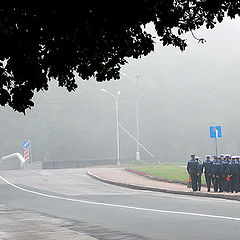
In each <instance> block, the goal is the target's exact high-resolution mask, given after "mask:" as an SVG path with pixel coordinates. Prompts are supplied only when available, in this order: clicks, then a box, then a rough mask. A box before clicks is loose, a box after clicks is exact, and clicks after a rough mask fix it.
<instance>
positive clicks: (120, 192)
mask: <svg viewBox="0 0 240 240" xmlns="http://www.w3.org/2000/svg"><path fill="white" fill-rule="evenodd" d="M63 171H64V170H63ZM86 172H87V170H86V169H79V170H77V172H76V171H74V172H73V174H75V175H77V179H78V187H77V188H76V186H74V183H72V184H73V189H74V187H75V190H74V191H72V194H71V191H70V190H71V189H69V188H71V181H74V178H72V179H70V178H69V179H66V181H65V183H66V186H65V185H64V184H63V183H61V186H60V188H58V189H54V186H57V184H56V182H55V184H53V182H51V183H48V184H46V185H44V181H46V179H45V180H44V177H43V178H42V179H40V178H39V180H38V181H37V180H36V178H35V175H34V174H32V172H31V171H25V172H24V173H23V171H22V173H21V172H20V174H19V173H18V177H15V173H14V172H0V176H2V177H3V178H4V179H5V180H7V181H9V182H4V181H3V180H4V179H0V203H3V204H5V205H7V206H10V207H13V208H17V209H24V210H31V211H35V212H40V213H43V214H46V215H49V216H54V217H58V218H65V219H70V220H72V221H73V222H74V223H75V224H73V226H71V228H72V229H74V230H76V231H81V232H86V233H87V234H89V235H91V236H93V237H95V238H97V239H99V240H101V239H102V240H108V239H109V240H110V239H130V240H133V239H139V240H141V239H146V240H153V239H154V240H155V239H156V240H160V239H161V240H162V239H166V240H171V239H174V240H176V239H184V240H185V239H189V240H190V239H191V240H192V239H195V240H197V239H201V240H202V239H212V240H214V239H216V240H219V239H224V240H227V239H234V238H236V237H237V236H239V235H240V207H239V206H240V203H239V202H237V201H230V200H223V199H211V198H198V197H190V196H180V195H174V194H164V193H153V192H148V191H138V190H131V189H125V188H121V187H117V186H112V185H108V184H105V183H102V182H99V181H97V180H95V179H92V178H90V177H88V176H87V175H86ZM42 173H44V172H42ZM47 173H48V174H49V177H50V178H51V171H48V172H47ZM55 173H56V172H55ZM21 174H24V177H25V178H26V179H28V181H29V184H26V183H25V184H24V185H23V184H22V183H21V181H20V180H21V179H20V177H21ZM28 174H29V176H28ZM58 174H59V175H61V174H62V172H58ZM67 174H68V175H69V174H71V172H67ZM42 176H46V174H42ZM64 176H65V175H63V177H61V176H60V177H61V178H62V179H63V178H64ZM56 181H57V180H56ZM33 182H34V184H33ZM63 182H64V181H63ZM11 183H13V184H14V185H11ZM33 185H34V186H33ZM58 185H59V184H58ZM16 186H18V188H17V187H16ZM45 186H46V187H45ZM61 188H62V190H63V191H62V192H63V193H64V194H61ZM66 188H67V189H68V190H69V191H68V193H67V194H66V191H65V192H64V189H66ZM59 189H60V190H59ZM76 189H77V190H76Z"/></svg>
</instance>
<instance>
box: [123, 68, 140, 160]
mask: <svg viewBox="0 0 240 240" xmlns="http://www.w3.org/2000/svg"><path fill="white" fill-rule="evenodd" d="M120 73H121V74H122V75H123V76H125V77H127V78H128V79H130V80H131V81H133V82H134V83H135V84H136V89H137V90H136V91H137V93H136V130H137V138H136V139H137V149H136V161H140V153H139V117H138V112H139V111H138V94H139V85H138V80H139V74H137V78H136V80H135V79H133V78H131V77H129V76H128V75H127V74H126V73H123V72H120Z"/></svg>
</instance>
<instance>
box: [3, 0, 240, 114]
mask: <svg viewBox="0 0 240 240" xmlns="http://www.w3.org/2000/svg"><path fill="white" fill-rule="evenodd" d="M5 2H6V3H4V4H3V3H1V5H2V6H0V60H1V61H2V62H0V105H2V106H4V105H9V106H10V107H12V108H13V109H14V110H16V111H19V112H23V113H24V112H25V110H26V109H27V108H31V107H32V106H33V102H32V97H33V95H34V91H40V90H47V89H48V82H49V81H50V80H51V79H56V80H57V81H58V83H59V86H62V87H66V88H67V89H68V90H69V91H73V90H75V89H76V88H77V84H76V82H75V74H74V73H76V74H78V75H79V76H80V77H81V78H82V79H84V80H87V79H89V78H90V77H92V76H95V77H96V80H97V81H104V80H110V79H112V78H114V79H119V71H120V68H121V66H122V65H124V64H125V63H126V62H127V61H126V58H128V57H133V58H139V57H141V56H143V55H147V54H148V53H150V52H151V51H153V50H154V39H153V36H151V35H150V34H149V33H147V32H146V31H145V30H144V27H143V26H145V25H146V24H147V23H150V22H153V23H154V25H155V28H156V31H157V34H158V36H159V40H160V41H161V42H162V44H163V45H164V46H165V45H173V46H176V47H178V48H180V50H182V51H183V50H184V49H185V48H186V46H187V44H186V41H185V40H184V39H183V38H182V37H181V35H182V34H184V33H185V32H189V31H190V32H192V31H194V30H196V29H198V28H200V27H201V26H203V25H205V26H206V27H207V28H213V27H214V26H215V24H216V23H217V22H222V20H223V18H224V16H225V15H227V16H229V17H231V18H234V17H235V16H236V15H240V1H239V0H226V1H225V0H128V1H126V0H121V1H120V0H119V1H106V0H102V1H93V0H87V1H83V2H81V1H79V3H77V2H73V1H67V2H66V1H64V2H63V3H61V2H59V1H58V2H57V4H56V5H53V4H52V6H51V5H50V4H49V5H44V3H43V2H41V3H36V2H38V1H27V2H25V1H15V2H13V1H10V0H9V1H5ZM199 41H203V39H199Z"/></svg>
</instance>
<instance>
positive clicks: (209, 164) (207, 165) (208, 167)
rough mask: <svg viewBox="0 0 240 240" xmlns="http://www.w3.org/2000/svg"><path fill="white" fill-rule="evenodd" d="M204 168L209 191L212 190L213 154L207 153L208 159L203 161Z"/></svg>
mask: <svg viewBox="0 0 240 240" xmlns="http://www.w3.org/2000/svg"><path fill="white" fill-rule="evenodd" d="M203 169H204V175H205V179H206V184H207V189H208V190H207V191H208V192H210V188H211V180H212V176H211V169H212V161H211V156H210V155H206V160H205V161H204V162H203Z"/></svg>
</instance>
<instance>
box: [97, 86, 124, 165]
mask: <svg viewBox="0 0 240 240" xmlns="http://www.w3.org/2000/svg"><path fill="white" fill-rule="evenodd" d="M101 91H103V92H106V93H108V94H109V95H111V96H112V97H113V98H114V99H115V109H116V122H117V165H118V166H120V141H119V120H118V119H119V118H118V99H119V96H120V91H118V92H117V96H115V95H113V94H112V93H111V92H109V91H107V90H105V89H103V88H101Z"/></svg>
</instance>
